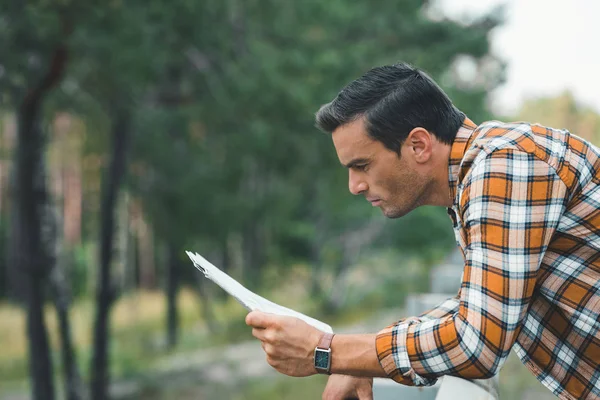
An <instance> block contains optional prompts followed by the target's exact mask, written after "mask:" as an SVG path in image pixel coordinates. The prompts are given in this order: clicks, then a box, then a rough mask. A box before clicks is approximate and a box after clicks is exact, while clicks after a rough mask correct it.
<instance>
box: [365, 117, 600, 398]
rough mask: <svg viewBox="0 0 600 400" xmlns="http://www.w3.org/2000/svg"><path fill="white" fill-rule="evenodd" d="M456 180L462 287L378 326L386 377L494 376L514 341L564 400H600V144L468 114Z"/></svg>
mask: <svg viewBox="0 0 600 400" xmlns="http://www.w3.org/2000/svg"><path fill="white" fill-rule="evenodd" d="M449 182H450V188H451V194H452V197H453V198H454V205H453V206H452V207H451V208H449V209H448V213H449V214H450V216H451V217H452V219H453V223H454V231H455V235H456V239H457V243H458V245H459V247H460V249H461V250H462V252H463V255H464V259H465V267H464V271H463V278H462V284H461V287H460V290H459V292H458V295H457V296H456V297H455V298H453V299H449V300H447V301H446V302H444V303H443V304H441V305H440V306H438V307H437V308H435V309H433V310H431V311H429V312H427V313H425V314H423V315H421V316H419V317H411V318H407V319H404V320H401V321H399V322H397V323H395V324H393V325H391V326H389V327H387V328H385V329H384V330H382V331H381V332H379V333H378V335H377V340H376V346H377V353H378V357H379V361H380V363H381V365H382V367H383V368H384V370H385V371H386V372H387V374H388V375H389V377H390V378H392V379H394V380H395V381H397V382H400V383H403V384H406V385H430V384H433V383H435V381H436V379H437V378H438V377H440V376H443V375H454V376H459V377H463V378H468V379H477V378H489V377H492V376H493V375H495V374H497V373H498V372H499V370H500V368H501V367H502V364H503V363H504V361H505V360H506V358H507V357H508V354H509V351H510V349H511V348H513V347H514V348H515V350H516V353H517V355H518V356H519V358H520V359H521V361H522V362H523V363H524V364H525V365H526V366H527V367H528V368H529V369H530V370H531V371H532V372H533V374H535V376H536V377H537V378H538V379H539V380H540V381H541V382H542V383H543V384H544V385H545V386H546V387H547V388H548V389H550V390H551V391H552V392H553V393H554V394H555V395H557V396H558V397H560V398H562V399H600V365H599V364H600V318H599V317H600V149H598V148H596V147H594V146H592V145H591V144H590V143H588V142H586V141H584V140H583V139H581V138H578V137H577V136H575V135H572V134H571V133H569V132H568V131H565V130H555V129H551V128H546V127H542V126H539V125H530V124H525V123H513V124H503V123H499V122H496V121H493V122H487V123H484V124H482V125H480V126H476V125H475V124H473V122H472V121H470V120H469V119H465V121H464V122H463V125H462V127H461V128H460V129H459V131H458V133H457V137H456V139H455V141H454V143H453V145H452V149H451V155H450V162H449Z"/></svg>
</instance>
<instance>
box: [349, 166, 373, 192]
mask: <svg viewBox="0 0 600 400" xmlns="http://www.w3.org/2000/svg"><path fill="white" fill-rule="evenodd" d="M368 188H369V186H368V185H367V182H365V180H364V179H363V177H362V176H361V174H358V173H356V172H355V171H352V169H349V170H348V190H350V193H352V194H354V195H357V194H361V193H363V192H366V191H367V189H368Z"/></svg>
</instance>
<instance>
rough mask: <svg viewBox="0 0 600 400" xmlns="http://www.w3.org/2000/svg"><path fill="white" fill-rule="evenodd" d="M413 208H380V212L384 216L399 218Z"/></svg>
mask: <svg viewBox="0 0 600 400" xmlns="http://www.w3.org/2000/svg"><path fill="white" fill-rule="evenodd" d="M412 210H413V209H408V210H407V209H399V208H393V209H387V210H386V209H384V208H382V209H381V212H382V213H383V215H385V217H386V218H389V219H396V218H401V217H404V216H405V215H406V214H408V213H409V212H411V211H412Z"/></svg>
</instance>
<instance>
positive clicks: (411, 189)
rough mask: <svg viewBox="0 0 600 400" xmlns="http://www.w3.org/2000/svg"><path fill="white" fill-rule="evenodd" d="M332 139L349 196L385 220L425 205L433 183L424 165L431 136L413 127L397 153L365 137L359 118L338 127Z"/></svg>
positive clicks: (428, 152) (363, 126) (369, 137)
mask: <svg viewBox="0 0 600 400" xmlns="http://www.w3.org/2000/svg"><path fill="white" fill-rule="evenodd" d="M413 134H414V135H413ZM413 136H414V137H413ZM332 139H333V144H334V146H335V150H336V152H337V156H338V158H339V160H340V162H341V163H342V165H344V166H345V167H346V168H348V189H349V190H350V192H351V193H352V194H354V195H359V194H361V195H363V196H364V197H365V199H366V200H367V201H369V202H370V203H371V204H372V205H373V206H374V207H379V208H380V209H381V211H382V212H383V214H384V215H385V216H386V217H388V218H399V217H402V216H404V215H406V214H408V213H409V212H410V211H412V210H414V209H415V208H417V207H419V206H421V205H424V204H426V202H427V196H428V192H429V191H430V189H431V186H432V182H433V179H432V177H431V174H430V168H431V166H430V165H429V164H430V163H428V161H429V159H430V157H431V143H428V141H431V135H430V134H429V133H428V132H427V131H426V130H424V129H422V128H415V130H413V131H412V132H411V133H410V134H409V136H408V137H407V139H406V140H405V141H404V143H403V145H402V148H401V150H400V154H398V153H396V152H394V151H392V150H390V149H388V148H387V147H385V146H384V145H383V143H381V142H380V141H378V140H375V139H373V138H372V137H371V136H369V134H368V133H367V130H366V128H365V124H364V119H363V118H359V119H357V120H355V121H353V122H350V123H348V124H345V125H342V126H339V127H338V128H337V129H336V130H335V131H334V132H333V133H332Z"/></svg>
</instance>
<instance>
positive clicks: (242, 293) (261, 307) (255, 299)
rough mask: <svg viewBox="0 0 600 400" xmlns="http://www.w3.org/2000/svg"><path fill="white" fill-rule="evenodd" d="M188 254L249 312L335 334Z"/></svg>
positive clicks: (198, 256)
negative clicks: (284, 318)
mask: <svg viewBox="0 0 600 400" xmlns="http://www.w3.org/2000/svg"><path fill="white" fill-rule="evenodd" d="M186 254H187V255H188V257H189V258H190V259H191V260H192V262H193V263H194V266H195V267H196V268H198V269H199V270H200V272H202V273H203V274H204V276H206V277H207V278H208V279H210V280H211V281H213V282H214V283H216V284H217V285H219V286H221V287H222V288H223V289H224V290H225V291H226V292H227V293H229V294H230V295H232V296H233V297H235V299H236V300H237V301H239V302H240V303H241V304H242V305H243V306H244V307H246V308H247V309H248V310H250V311H254V310H258V311H262V312H266V313H271V314H276V315H287V316H290V317H296V318H299V319H301V320H303V321H304V322H306V323H307V324H309V325H312V326H314V327H315V328H317V329H319V330H320V331H323V332H328V333H333V330H332V329H331V327H330V326H329V325H327V324H326V323H324V322H321V321H319V320H317V319H314V318H311V317H309V316H307V315H304V314H302V313H299V312H298V311H294V310H292V309H289V308H287V307H283V306H280V305H279V304H275V303H273V302H272V301H269V300H267V299H265V298H264V297H261V296H259V295H257V294H256V293H254V292H251V291H250V290H248V289H246V288H245V287H244V286H242V285H241V284H240V283H239V282H238V281H236V280H235V279H233V278H232V277H230V276H229V275H227V274H226V273H225V272H223V271H221V270H220V269H219V268H217V267H215V266H214V265H212V264H211V263H210V262H208V261H207V260H206V259H205V258H204V257H202V256H201V255H200V254H198V253H192V252H190V251H186Z"/></svg>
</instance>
